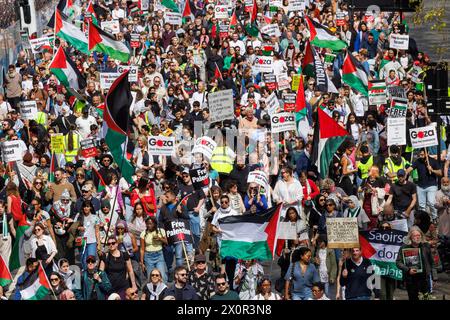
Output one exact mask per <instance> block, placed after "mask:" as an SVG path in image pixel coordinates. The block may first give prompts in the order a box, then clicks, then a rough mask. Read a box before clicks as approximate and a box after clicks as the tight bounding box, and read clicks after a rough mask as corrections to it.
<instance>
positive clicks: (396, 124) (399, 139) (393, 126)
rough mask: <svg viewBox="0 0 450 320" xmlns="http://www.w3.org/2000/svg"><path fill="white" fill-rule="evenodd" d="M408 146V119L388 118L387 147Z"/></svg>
mask: <svg viewBox="0 0 450 320" xmlns="http://www.w3.org/2000/svg"><path fill="white" fill-rule="evenodd" d="M394 144H396V145H399V146H403V145H406V118H405V117H401V118H391V117H388V118H387V145H388V146H392V145H394Z"/></svg>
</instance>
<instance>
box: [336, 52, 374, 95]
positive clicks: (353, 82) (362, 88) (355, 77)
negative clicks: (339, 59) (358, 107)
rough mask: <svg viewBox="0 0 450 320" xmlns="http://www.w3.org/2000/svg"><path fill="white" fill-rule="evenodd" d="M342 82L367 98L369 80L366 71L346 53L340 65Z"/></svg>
mask: <svg viewBox="0 0 450 320" xmlns="http://www.w3.org/2000/svg"><path fill="white" fill-rule="evenodd" d="M342 81H343V82H344V83H346V84H348V85H349V86H350V87H351V88H353V89H355V90H356V91H359V92H361V93H362V94H363V95H365V96H366V97H368V96H369V90H368V86H369V78H368V76H367V73H366V70H364V67H363V66H362V64H361V63H360V62H359V61H357V60H356V59H355V58H354V57H353V55H352V54H351V53H349V52H347V54H346V56H345V59H344V64H343V65H342Z"/></svg>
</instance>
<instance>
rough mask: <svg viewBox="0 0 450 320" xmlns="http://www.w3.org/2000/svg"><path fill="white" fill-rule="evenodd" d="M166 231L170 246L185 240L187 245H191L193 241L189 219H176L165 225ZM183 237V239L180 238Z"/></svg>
mask: <svg viewBox="0 0 450 320" xmlns="http://www.w3.org/2000/svg"><path fill="white" fill-rule="evenodd" d="M164 227H165V228H164V229H165V230H166V236H167V239H168V240H169V244H174V243H178V242H180V241H181V239H183V241H184V242H185V243H186V242H187V243H190V242H191V239H192V235H191V231H190V225H189V219H175V220H171V221H168V222H166V223H165V225H164ZM180 235H182V237H180Z"/></svg>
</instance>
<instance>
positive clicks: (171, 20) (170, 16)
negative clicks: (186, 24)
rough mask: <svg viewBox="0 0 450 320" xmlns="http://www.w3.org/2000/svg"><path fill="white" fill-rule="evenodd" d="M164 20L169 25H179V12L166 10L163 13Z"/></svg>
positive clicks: (180, 18) (180, 21) (180, 19)
mask: <svg viewBox="0 0 450 320" xmlns="http://www.w3.org/2000/svg"><path fill="white" fill-rule="evenodd" d="M164 22H165V23H168V24H171V25H176V26H181V25H182V16H181V13H178V12H168V11H166V12H165V13H164Z"/></svg>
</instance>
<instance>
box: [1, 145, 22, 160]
mask: <svg viewBox="0 0 450 320" xmlns="http://www.w3.org/2000/svg"><path fill="white" fill-rule="evenodd" d="M1 146H2V156H3V162H5V163H6V162H11V161H17V160H22V148H21V146H20V143H19V141H17V140H10V141H4V142H2V143H1Z"/></svg>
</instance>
